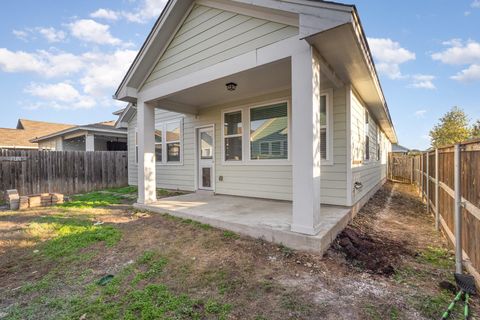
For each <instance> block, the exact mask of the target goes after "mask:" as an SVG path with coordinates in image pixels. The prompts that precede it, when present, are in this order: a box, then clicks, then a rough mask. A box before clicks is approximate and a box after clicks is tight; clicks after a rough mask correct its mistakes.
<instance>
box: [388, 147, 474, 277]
mask: <svg viewBox="0 0 480 320" xmlns="http://www.w3.org/2000/svg"><path fill="white" fill-rule="evenodd" d="M398 158H400V160H399V159H398ZM405 158H409V161H408V160H404V159H405ZM455 158H457V161H455ZM389 164H390V166H391V167H392V169H391V172H392V173H391V176H390V177H393V178H394V179H396V180H401V181H407V182H411V183H413V184H415V185H416V186H417V187H418V190H419V192H420V195H421V197H422V200H424V201H426V205H427V210H428V212H429V213H432V214H434V215H435V224H436V228H437V229H439V228H442V229H443V230H444V232H445V234H446V235H447V236H448V238H449V240H450V241H451V242H452V243H453V244H454V245H455V249H456V253H457V261H456V270H457V272H458V271H459V268H460V269H461V264H462V261H461V260H460V259H459V257H461V254H462V253H463V258H464V261H463V263H464V265H465V266H466V268H467V269H468V271H469V272H470V273H471V274H473V275H474V276H475V277H476V280H477V283H480V274H479V272H478V271H480V141H478V140H477V141H472V142H466V143H463V144H459V145H455V146H450V147H445V148H440V149H435V150H429V151H427V152H424V153H421V154H417V155H409V156H398V155H395V154H391V155H390V163H389ZM396 166H402V168H395V167H396ZM456 168H458V170H457V174H456V172H455V169H456ZM397 175H401V177H397ZM456 175H457V176H456ZM456 217H457V219H458V220H459V221H458V222H457V221H456V220H457V219H456ZM457 234H461V239H456V235H457ZM461 250H463V251H461Z"/></svg>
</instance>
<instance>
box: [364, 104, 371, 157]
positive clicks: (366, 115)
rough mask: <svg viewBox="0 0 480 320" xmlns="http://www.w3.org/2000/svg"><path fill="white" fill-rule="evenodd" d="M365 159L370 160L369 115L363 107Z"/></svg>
mask: <svg viewBox="0 0 480 320" xmlns="http://www.w3.org/2000/svg"><path fill="white" fill-rule="evenodd" d="M364 148H365V151H364V152H365V160H370V115H369V114H368V111H367V109H365V146H364Z"/></svg>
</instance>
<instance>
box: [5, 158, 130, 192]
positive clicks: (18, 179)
mask: <svg viewBox="0 0 480 320" xmlns="http://www.w3.org/2000/svg"><path fill="white" fill-rule="evenodd" d="M127 161H128V157H127V152H125V151H94V152H82V151H38V150H28V151H18V150H2V149H0V191H1V192H3V191H5V190H8V189H17V190H18V191H19V193H20V194H22V195H26V194H37V193H41V192H61V193H64V194H75V193H82V192H89V191H94V190H100V189H105V188H114V187H123V186H127V185H128V163H127Z"/></svg>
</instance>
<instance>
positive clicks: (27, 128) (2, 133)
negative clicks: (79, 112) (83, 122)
mask: <svg viewBox="0 0 480 320" xmlns="http://www.w3.org/2000/svg"><path fill="white" fill-rule="evenodd" d="M71 127H73V125H71V124H62V123H52V122H44V121H33V120H26V119H19V120H18V122H17V127H16V128H15V129H10V128H0V149H16V150H31V149H38V148H39V147H38V143H36V142H31V141H30V140H32V139H34V138H35V137H39V136H44V135H48V134H51V133H54V132H57V131H60V130H65V129H68V128H71Z"/></svg>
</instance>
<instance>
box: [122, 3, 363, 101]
mask: <svg viewBox="0 0 480 320" xmlns="http://www.w3.org/2000/svg"><path fill="white" fill-rule="evenodd" d="M221 2H227V3H233V4H235V5H238V6H243V7H246V6H253V7H255V8H256V9H258V10H260V9H262V10H264V11H265V10H269V11H273V12H279V13H284V14H285V13H286V12H288V13H292V14H299V13H300V12H301V11H302V10H303V11H308V7H319V8H325V9H333V10H345V11H347V12H351V11H352V10H353V9H354V8H355V6H354V5H349V4H343V3H339V2H333V1H323V0H296V1H295V2H293V1H292V2H290V1H289V2H284V1H270V2H266V1H253V0H250V1H243V0H232V1H221ZM194 3H195V1H194V0H168V2H167V3H166V5H165V7H164V8H163V11H162V12H161V13H160V16H159V17H158V19H157V21H156V22H155V24H154V25H153V27H152V29H151V30H150V32H149V34H148V36H147V38H146V40H145V42H144V43H143V45H142V47H141V48H140V50H139V52H138V54H137V56H136V57H135V59H134V60H133V62H132V64H131V65H130V67H129V69H128V70H127V73H126V74H125V76H124V77H123V79H122V82H121V83H120V85H119V86H118V88H117V90H116V92H115V94H114V95H113V97H114V98H115V99H118V100H123V101H126V102H136V101H135V100H136V90H137V89H138V88H139V87H140V85H141V84H142V83H143V81H144V80H145V77H146V76H147V74H148V73H149V71H150V70H151V67H152V66H153V65H155V62H156V60H157V58H158V57H159V56H161V55H162V52H163V50H164V49H165V48H166V47H167V46H168V44H169V42H170V40H171V36H172V35H173V34H174V33H175V29H176V28H177V26H178V25H179V24H180V22H181V21H182V20H183V19H184V18H185V14H186V13H188V11H189V10H190V8H191V7H192V5H193V4H194ZM272 3H275V5H272ZM305 7H307V9H305ZM299 8H300V9H299ZM124 93H128V94H124ZM132 97H133V98H132Z"/></svg>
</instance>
